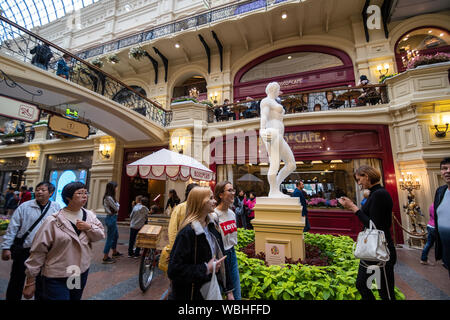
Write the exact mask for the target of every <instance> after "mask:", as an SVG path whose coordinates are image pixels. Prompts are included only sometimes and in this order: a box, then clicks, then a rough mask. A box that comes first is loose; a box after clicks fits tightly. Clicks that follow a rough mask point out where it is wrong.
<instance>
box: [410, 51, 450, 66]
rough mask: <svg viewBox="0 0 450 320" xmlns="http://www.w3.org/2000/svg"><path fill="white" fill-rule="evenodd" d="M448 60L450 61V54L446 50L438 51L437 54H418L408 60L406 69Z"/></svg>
mask: <svg viewBox="0 0 450 320" xmlns="http://www.w3.org/2000/svg"><path fill="white" fill-rule="evenodd" d="M447 61H450V54H448V53H445V52H438V53H436V54H435V55H424V56H421V55H418V56H416V57H414V58H413V59H411V60H410V61H409V62H408V65H407V67H406V69H414V68H416V67H418V66H423V65H427V64H434V63H440V62H447Z"/></svg>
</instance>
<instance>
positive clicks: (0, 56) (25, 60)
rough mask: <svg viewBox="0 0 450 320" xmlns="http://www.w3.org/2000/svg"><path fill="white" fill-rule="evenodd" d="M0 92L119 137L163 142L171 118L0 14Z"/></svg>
mask: <svg viewBox="0 0 450 320" xmlns="http://www.w3.org/2000/svg"><path fill="white" fill-rule="evenodd" d="M0 21H1V23H2V24H3V26H6V27H7V30H8V37H7V39H2V41H1V42H0V60H1V64H0V65H1V67H0V92H1V93H2V94H3V95H6V96H9V97H11V98H16V99H19V100H22V101H26V102H29V103H33V104H35V105H37V106H38V107H39V108H40V109H42V110H45V111H46V112H47V113H56V114H64V113H65V109H66V108H67V107H70V108H72V109H76V110H77V111H78V114H79V115H80V117H79V118H80V120H81V121H84V122H86V123H89V124H93V125H94V126H95V127H97V128H99V129H101V130H102V131H104V132H106V133H108V134H111V135H112V136H115V137H120V138H121V139H123V140H124V141H129V142H136V141H154V142H165V141H166V139H167V137H166V130H165V129H164V127H166V126H167V125H168V124H169V123H170V121H171V117H172V113H171V112H170V111H166V110H165V109H163V108H162V106H161V105H159V104H158V103H156V102H154V101H152V100H150V99H148V98H147V97H146V96H144V95H142V94H141V93H140V92H137V91H136V90H134V89H133V88H131V87H129V86H127V85H126V84H124V83H123V82H121V81H120V80H118V79H116V78H114V77H113V76H111V75H109V74H107V73H105V72H104V71H102V70H101V69H100V68H98V67H97V66H94V65H92V64H90V63H88V62H86V61H84V60H82V59H80V58H79V57H77V56H74V55H72V54H71V53H70V52H68V51H66V50H64V49H62V48H59V47H58V46H56V45H54V44H52V43H50V42H48V41H47V40H45V39H43V38H41V37H39V36H37V35H35V34H33V33H31V32H30V31H28V30H26V29H24V28H22V27H20V26H19V25H17V24H15V23H13V22H12V21H9V20H7V19H6V18H4V17H2V16H0Z"/></svg>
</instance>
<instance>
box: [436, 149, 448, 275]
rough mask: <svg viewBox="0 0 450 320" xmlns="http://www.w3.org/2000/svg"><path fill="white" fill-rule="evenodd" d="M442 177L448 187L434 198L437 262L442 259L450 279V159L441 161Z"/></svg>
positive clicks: (444, 186)
mask: <svg viewBox="0 0 450 320" xmlns="http://www.w3.org/2000/svg"><path fill="white" fill-rule="evenodd" d="M440 168H441V175H442V178H443V179H444V181H445V182H446V183H447V184H446V185H443V186H440V187H439V188H438V189H437V190H436V194H435V196H434V222H435V227H436V249H435V256H436V260H440V259H442V261H443V263H444V267H445V268H446V269H447V270H449V277H450V158H444V160H442V161H441V165H440Z"/></svg>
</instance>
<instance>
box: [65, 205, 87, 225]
mask: <svg viewBox="0 0 450 320" xmlns="http://www.w3.org/2000/svg"><path fill="white" fill-rule="evenodd" d="M62 214H63V215H64V217H65V218H66V219H67V220H69V221H70V222H72V223H73V224H77V220H80V221H81V220H82V219H83V211H82V210H81V209H80V210H78V211H77V212H73V211H70V210H68V209H67V208H64V209H63V212H62Z"/></svg>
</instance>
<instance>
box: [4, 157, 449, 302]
mask: <svg viewBox="0 0 450 320" xmlns="http://www.w3.org/2000/svg"><path fill="white" fill-rule="evenodd" d="M440 169H441V174H442V177H443V178H444V181H445V182H446V185H443V186H441V187H439V188H438V189H437V190H436V194H435V196H434V203H433V208H432V209H433V210H432V215H431V217H430V218H431V219H430V221H429V222H428V227H429V228H428V234H429V236H428V242H427V244H426V246H425V248H424V250H423V253H422V256H421V260H420V261H421V263H422V264H428V252H429V250H430V248H431V246H432V245H435V247H436V248H435V259H436V260H441V259H442V261H443V265H444V267H445V268H447V269H448V266H449V264H450V216H449V214H450V158H445V159H444V160H443V161H442V162H441V164H440ZM354 179H355V181H356V183H357V184H358V185H360V186H361V188H362V189H366V190H369V191H370V192H367V193H366V195H365V201H364V203H363V204H362V205H361V207H360V208H359V207H358V206H356V205H355V204H354V202H353V201H352V200H351V199H349V198H347V197H345V196H343V197H341V198H340V199H339V202H340V203H341V205H342V206H343V207H345V208H346V209H348V210H351V211H353V212H354V213H355V215H356V216H357V217H358V218H359V220H360V221H361V222H362V223H363V225H364V227H366V228H367V227H369V224H370V221H372V222H373V223H375V225H376V227H377V229H379V230H381V231H383V232H384V234H385V237H386V241H387V247H388V249H389V260H388V261H387V262H386V264H385V265H383V266H382V267H381V270H382V277H383V278H384V279H386V281H382V282H381V287H380V288H379V293H380V297H381V298H382V299H386V300H387V299H395V292H394V288H395V283H394V280H395V277H394V265H395V263H396V261H397V255H396V248H395V245H394V241H393V238H392V236H391V232H390V229H391V227H392V208H393V201H392V197H391V195H390V194H389V192H388V191H387V190H386V189H384V188H383V187H382V186H381V184H380V181H381V174H380V172H379V170H377V169H375V168H373V167H370V166H361V167H360V168H358V169H357V170H356V171H355V173H354ZM303 188H304V185H303V182H302V181H299V182H298V183H297V185H296V189H295V190H294V192H293V194H292V196H293V197H298V198H299V202H300V203H301V204H302V206H303V211H302V216H304V217H305V228H304V232H307V231H308V230H310V225H309V221H308V212H307V206H306V201H305V196H304V191H303ZM116 190H117V183H116V182H113V181H111V182H109V183H108V184H107V186H106V191H105V194H104V197H103V205H104V208H105V212H106V214H107V216H106V219H105V225H106V232H105V228H104V226H103V224H102V223H101V222H100V221H99V219H98V218H97V215H96V214H95V213H93V212H92V211H90V210H87V209H85V208H84V207H85V205H86V203H87V199H88V195H89V192H88V191H87V187H86V185H84V184H83V183H81V182H72V183H69V184H67V185H66V186H65V187H64V188H63V190H62V194H61V196H62V199H63V201H64V203H65V205H66V206H65V207H64V208H60V206H59V204H58V203H57V202H54V201H51V200H50V198H51V196H52V195H53V193H54V191H55V187H54V186H53V184H51V183H49V182H46V181H43V182H40V183H39V184H38V185H37V186H36V192H35V197H34V199H31V198H30V197H32V196H31V195H29V193H30V194H31V192H29V191H28V189H27V188H22V193H23V194H22V198H21V199H23V201H22V202H21V203H20V204H19V205H18V207H17V208H16V209H15V211H14V212H13V214H12V216H11V221H10V224H9V226H8V229H7V232H6V234H5V235H4V237H3V242H2V243H1V249H2V259H3V260H10V259H12V260H13V263H12V267H11V274H10V280H9V283H8V288H7V293H6V299H7V300H20V299H22V296H23V297H25V298H26V299H30V298H32V297H34V298H35V299H36V300H80V299H81V297H82V294H83V290H84V288H85V286H86V283H87V279H88V274H89V268H90V265H91V261H92V243H94V242H97V241H100V240H102V239H105V238H106V243H105V246H104V250H103V253H104V257H103V263H114V262H116V260H117V258H119V257H121V256H122V255H123V254H122V253H120V252H118V251H117V240H118V231H117V213H118V211H119V207H120V205H119V203H118V201H117V200H116ZM10 191H11V190H10V189H8V192H7V194H10V193H11V192H10ZM12 194H13V196H14V195H15V194H14V192H12ZM170 195H171V196H170V198H169V199H168V202H167V205H166V208H171V214H170V221H169V228H168V237H169V243H168V244H167V246H166V247H165V248H164V249H163V251H165V252H166V254H165V255H163V254H162V255H161V258H160V262H159V266H160V267H161V269H162V270H164V271H166V272H167V276H168V278H169V280H170V286H169V295H168V298H169V299H170V300H180V299H182V300H192V299H193V300H203V299H221V298H222V297H223V296H225V297H226V299H228V300H239V299H242V296H241V289H240V276H239V267H238V262H237V257H236V251H235V246H236V245H237V232H238V228H248V229H251V228H252V225H251V220H252V219H253V218H254V206H255V203H256V197H255V194H254V193H253V192H248V193H246V192H244V190H239V191H237V190H235V189H234V188H233V185H232V183H231V182H229V181H221V182H219V183H217V185H216V186H215V188H214V191H212V190H211V188H209V187H201V186H199V185H198V184H196V183H191V184H189V185H188V186H187V188H186V191H185V199H184V201H183V202H181V199H180V198H179V197H178V195H177V194H176V191H175V190H171V191H170ZM8 198H11V196H8ZM27 199H28V200H27ZM18 202H19V201H18ZM158 212H159V208H158V207H157V206H156V205H153V206H151V207H150V208H149V199H148V197H145V196H142V195H140V196H137V197H136V199H135V201H134V203H133V207H132V210H131V213H130V238H129V245H128V257H129V258H136V257H139V256H140V248H137V247H135V244H136V235H137V233H138V232H139V230H140V229H141V228H142V227H143V226H144V224H146V223H147V221H148V217H149V215H151V214H156V213H158ZM111 250H112V254H111V256H110V255H109V254H110V252H111ZM372 264H373V262H370V261H362V260H361V262H360V266H359V270H358V274H357V278H356V288H357V289H358V291H359V292H360V294H361V296H362V299H367V300H373V299H375V297H374V295H373V292H372V290H371V288H370V287H368V286H367V281H368V278H369V277H370V273H368V272H367V269H368V267H369V266H370V265H372ZM74 276H76V277H77V278H78V285H77V286H71V285H69V282H70V281H72V280H71V279H72V278H73V277H74ZM449 276H450V271H449Z"/></svg>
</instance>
